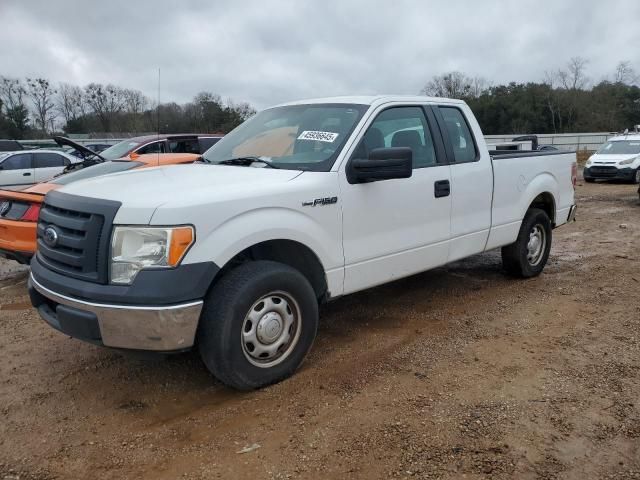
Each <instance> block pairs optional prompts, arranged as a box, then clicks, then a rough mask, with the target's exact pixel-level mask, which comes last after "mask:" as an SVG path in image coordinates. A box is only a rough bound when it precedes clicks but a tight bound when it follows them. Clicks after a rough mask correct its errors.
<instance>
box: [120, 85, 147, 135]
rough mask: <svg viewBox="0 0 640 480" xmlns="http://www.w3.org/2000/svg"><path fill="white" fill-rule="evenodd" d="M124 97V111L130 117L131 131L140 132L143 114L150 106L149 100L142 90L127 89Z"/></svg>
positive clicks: (123, 93) (123, 94)
mask: <svg viewBox="0 0 640 480" xmlns="http://www.w3.org/2000/svg"><path fill="white" fill-rule="evenodd" d="M122 96H123V98H124V110H125V112H126V113H127V114H128V115H129V125H130V129H131V130H133V131H134V132H138V131H139V130H140V125H141V122H142V114H143V113H144V111H145V109H146V108H147V106H148V105H149V99H148V98H147V97H146V96H145V95H144V94H143V93H142V92H141V91H140V90H129V89H125V90H123V91H122Z"/></svg>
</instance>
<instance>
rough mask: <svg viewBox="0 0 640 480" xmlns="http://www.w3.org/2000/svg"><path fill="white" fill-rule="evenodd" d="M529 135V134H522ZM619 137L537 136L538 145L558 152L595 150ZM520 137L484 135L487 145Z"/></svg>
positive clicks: (594, 135) (605, 134)
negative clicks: (548, 146)
mask: <svg viewBox="0 0 640 480" xmlns="http://www.w3.org/2000/svg"><path fill="white" fill-rule="evenodd" d="M523 135H531V134H523ZM616 135H619V134H618V133H611V132H596V133H552V134H548V133H542V134H538V135H537V136H538V142H539V143H540V145H553V146H554V147H557V148H559V149H560V150H590V151H593V150H597V149H598V148H599V147H600V145H602V144H603V143H604V142H606V141H607V140H608V139H609V138H611V137H614V136H616ZM519 136H520V135H485V137H484V138H485V140H486V141H487V143H494V144H495V143H503V142H510V141H511V140H512V139H514V138H516V137H519Z"/></svg>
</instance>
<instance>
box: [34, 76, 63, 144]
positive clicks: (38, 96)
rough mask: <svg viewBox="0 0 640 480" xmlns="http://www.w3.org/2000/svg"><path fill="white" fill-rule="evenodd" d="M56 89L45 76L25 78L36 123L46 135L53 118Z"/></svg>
mask: <svg viewBox="0 0 640 480" xmlns="http://www.w3.org/2000/svg"><path fill="white" fill-rule="evenodd" d="M55 94H56V90H55V89H54V88H53V86H52V85H51V83H50V82H49V80H47V79H45V78H27V95H28V96H29V98H30V99H31V103H33V108H34V111H35V117H36V123H37V124H38V125H39V127H40V130H41V131H42V132H43V133H44V134H45V135H46V134H47V131H48V130H49V127H52V126H53V121H54V120H55V110H54V107H55V104H54V103H53V99H54V95H55Z"/></svg>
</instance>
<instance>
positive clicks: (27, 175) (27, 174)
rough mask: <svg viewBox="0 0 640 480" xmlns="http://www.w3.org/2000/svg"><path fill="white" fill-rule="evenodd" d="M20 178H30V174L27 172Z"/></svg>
mask: <svg viewBox="0 0 640 480" xmlns="http://www.w3.org/2000/svg"><path fill="white" fill-rule="evenodd" d="M22 176H23V177H30V176H31V174H30V173H28V172H27V173H23V174H22Z"/></svg>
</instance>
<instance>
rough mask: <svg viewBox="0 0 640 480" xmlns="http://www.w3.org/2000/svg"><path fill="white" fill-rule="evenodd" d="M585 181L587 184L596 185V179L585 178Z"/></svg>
mask: <svg viewBox="0 0 640 480" xmlns="http://www.w3.org/2000/svg"><path fill="white" fill-rule="evenodd" d="M584 181H585V182H587V183H595V181H596V179H595V178H587V177H585V178H584Z"/></svg>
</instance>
